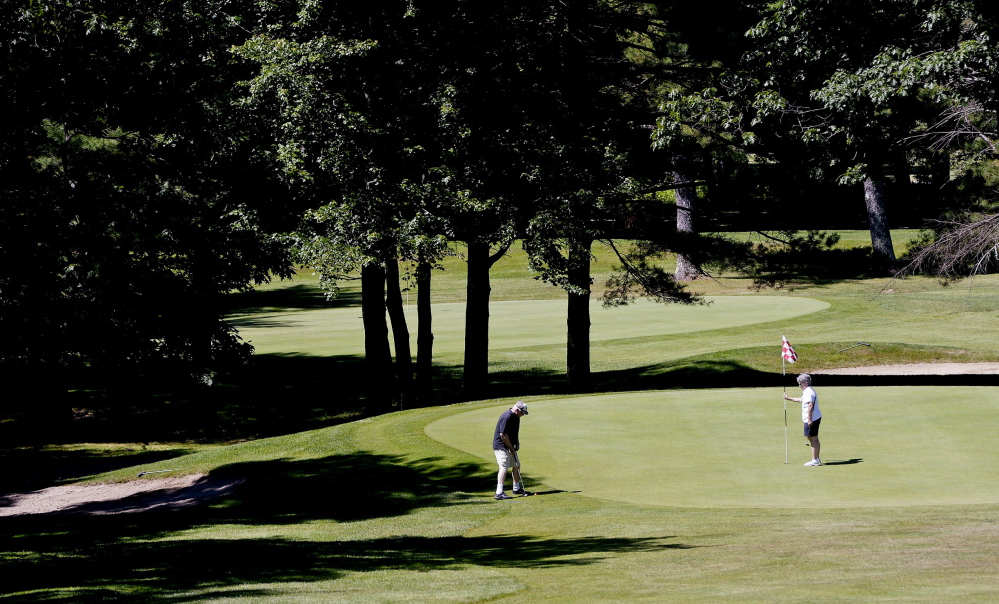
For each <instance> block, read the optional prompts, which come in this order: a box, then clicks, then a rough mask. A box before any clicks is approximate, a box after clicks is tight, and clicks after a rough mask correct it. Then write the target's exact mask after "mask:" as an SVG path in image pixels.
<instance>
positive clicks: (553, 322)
mask: <svg viewBox="0 0 999 604" xmlns="http://www.w3.org/2000/svg"><path fill="white" fill-rule="evenodd" d="M710 302H711V303H710V304H707V305H696V306H680V305H664V304H656V303H654V302H649V301H647V300H640V301H637V302H635V303H634V304H632V305H630V306H625V307H619V308H604V307H602V306H601V304H600V302H599V301H596V300H594V301H592V302H591V311H590V312H591V321H592V323H593V325H592V329H591V334H590V337H591V340H592V341H593V342H602V341H610V340H619V339H630V338H640V337H647V336H659V335H668V334H679V333H691V332H695V331H703V330H709V329H723V328H731V327H739V326H744V325H752V324H756V323H764V322H768V321H778V320H781V319H791V318H794V317H800V316H803V315H807V314H811V313H815V312H818V311H821V310H825V309H827V308H829V306H830V305H829V303H828V302H824V301H822V300H815V299H812V298H792V297H787V296H783V297H782V296H763V295H752V294H747V295H743V296H728V297H717V298H712V299H710ZM565 314H566V303H565V302H564V301H561V300H521V301H506V302H493V303H492V304H490V307H489V315H490V316H489V319H490V333H489V345H490V348H492V349H494V350H500V349H511V348H512V349H518V350H520V349H524V348H526V347H532V346H551V345H561V346H564V345H565V330H566V327H565ZM406 317H407V321H408V322H409V325H410V332H411V336H412V338H413V345H414V346H415V344H416V325H417V322H416V306H415V304H414V305H408V306H406ZM230 321H231V322H232V324H233V325H235V326H236V327H237V328H238V329H239V332H240V335H241V336H242V337H243V338H244V339H245V340H248V341H250V342H252V343H253V345H254V347H255V348H256V351H257V352H258V353H261V354H268V353H308V354H311V355H317V354H318V355H324V356H338V355H360V354H362V353H363V351H364V328H363V324H362V320H361V310H360V308H356V307H352V308H329V309H320V310H303V311H298V312H281V313H269V314H256V315H239V316H235V317H232V318H231V319H230ZM464 329H465V306H464V304H461V303H448V304H435V305H434V336H435V343H436V344H435V352H437V353H439V354H446V353H457V352H460V351H461V350H462V347H463V345H464Z"/></svg>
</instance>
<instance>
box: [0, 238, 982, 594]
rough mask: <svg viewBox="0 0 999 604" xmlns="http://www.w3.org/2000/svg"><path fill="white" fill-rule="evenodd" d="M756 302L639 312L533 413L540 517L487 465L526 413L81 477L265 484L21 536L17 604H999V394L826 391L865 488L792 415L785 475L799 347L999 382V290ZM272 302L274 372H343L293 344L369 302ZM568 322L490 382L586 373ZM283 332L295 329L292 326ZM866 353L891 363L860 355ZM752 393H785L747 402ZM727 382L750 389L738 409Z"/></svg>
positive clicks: (499, 278) (175, 457) (846, 292)
mask: <svg viewBox="0 0 999 604" xmlns="http://www.w3.org/2000/svg"><path fill="white" fill-rule="evenodd" d="M896 243H898V238H896ZM514 260H516V258H513V259H511V260H510V261H509V262H510V263H509V264H506V261H503V262H501V264H499V265H497V268H496V269H494V272H493V299H494V300H497V301H518V300H520V301H525V300H526V301H531V300H541V301H544V300H548V301H550V300H559V299H560V297H561V296H562V294H561V293H560V292H558V291H557V290H555V289H554V288H551V287H550V286H546V285H543V284H539V283H537V282H536V281H533V280H530V279H526V278H525V277H528V276H529V275H527V274H526V270H525V269H523V268H522V265H517V263H516V262H514ZM455 262H456V264H455V265H454V268H455V270H453V271H452V270H451V269H449V270H448V271H445V272H444V273H441V274H438V275H435V278H436V279H437V280H436V281H435V294H436V296H437V300H438V302H439V303H442V304H443V303H459V302H461V296H462V289H461V288H462V287H463V285H460V284H462V283H463V276H462V274H461V273H460V270H459V269H460V264H459V262H460V261H455ZM598 267H599V268H598V269H597V272H599V271H602V270H603V267H604V264H600V263H598ZM443 275H447V277H444V276H443ZM747 286H748V283H747V281H746V280H744V279H735V278H724V279H719V280H717V281H711V280H704V281H699V282H697V283H695V284H694V285H693V288H694V289H697V290H699V291H703V292H705V294H707V295H710V296H728V297H734V298H735V299H737V300H739V302H738V303H736V304H744V305H745V306H739V307H738V308H740V310H739V311H738V312H732V311H731V309H732V308H734V307H726V304H729V303H730V301H728V299H727V298H726V302H725V303H722V304H718V305H716V306H714V307H712V306H709V307H706V308H701V309H691V310H692V311H696V312H700V311H702V310H704V311H708V312H709V313H717V317H716V316H715V315H712V316H711V318H705V319H701V318H697V317H693V318H692V316H690V315H677V316H676V317H675V318H674V319H673V320H672V321H671V322H670V324H668V325H666V326H664V327H657V328H656V329H653V328H652V327H651V323H652V322H651V321H648V322H649V323H650V325H649V326H645V325H643V324H641V323H638V324H636V323H635V321H641V319H642V317H645V316H646V315H645V314H643V313H647V312H652V313H658V312H660V310H661V311H662V312H663V313H666V314H665V316H672V315H669V313H671V312H673V310H674V309H672V308H671V307H653V309H652V310H646V309H642V307H638V308H636V309H630V310H625V311H624V314H619V315H616V316H617V317H620V319H621V325H619V326H615V322H614V321H615V320H616V319H607V320H606V323H604V322H603V320H601V323H600V324H599V325H596V321H595V326H594V331H595V333H596V334H598V337H597V338H595V342H594V349H593V366H594V370H595V371H596V374H595V378H596V380H597V382H598V383H599V384H600V385H601V387H602V388H603V389H604V390H606V391H607V392H606V394H603V395H595V396H587V397H577V398H572V397H559V396H544V395H540V394H536V393H535V394H534V395H533V396H525V398H526V399H527V400H528V402H529V403H530V405H531V410H532V413H531V415H529V416H528V417H527V418H526V419H525V420H524V422H523V442H524V447H523V455H524V462H525V468H524V469H525V475H526V476H527V477H528V479H529V480H530V481H531V482H530V483H529V487H530V488H532V489H534V490H537V491H539V492H541V493H543V494H541V495H538V496H535V497H527V498H519V499H514V500H511V501H506V502H496V501H494V500H493V499H492V487H493V483H494V481H495V469H494V467H493V465H494V464H493V462H491V461H490V460H489V455H490V454H489V452H488V443H489V439H490V436H491V433H492V429H493V425H494V422H495V419H496V417H497V416H498V414H499V412H500V411H501V410H502V409H503V408H505V407H506V406H507V405H509V404H510V402H511V400H512V399H509V398H508V399H503V400H488V401H478V402H471V403H464V404H460V405H451V406H447V407H430V408H425V409H414V410H407V411H403V412H398V413H392V414H388V415H383V416H378V417H373V418H368V419H364V420H361V421H355V422H350V423H346V424H341V425H338V426H332V427H328V428H323V429H320V430H313V431H309V432H300V433H296V434H291V435H288V436H281V437H276V438H270V439H261V440H255V441H250V442H244V443H239V444H234V445H230V446H221V447H206V448H202V449H201V450H197V451H191V452H188V451H182V450H181V449H183V446H181V445H178V446H176V447H167V448H166V450H164V451H157V452H156V455H159V456H160V457H147V458H140V459H138V460H136V461H141V463H140V464H138V465H128V466H115V467H116V468H117V469H113V471H110V472H107V473H105V474H101V475H99V476H96V477H94V476H90V473H89V472H81V473H80V474H78V475H79V476H90V479H91V480H99V481H126V480H133V479H135V475H136V474H137V473H138V472H139V471H143V470H153V469H160V468H163V467H164V465H163V464H169V467H170V468H172V469H177V470H178V472H179V473H195V472H202V473H204V472H208V473H209V474H210V476H212V477H220V478H222V477H240V478H245V479H246V482H245V484H244V486H243V487H242V488H241V489H240V490H239V491H238V492H237V493H236V496H235V497H233V498H230V499H227V500H224V501H219V502H215V503H213V504H211V505H209V506H206V507H201V508H195V509H190V510H184V511H176V512H168V513H150V514H140V515H132V514H125V515H118V516H68V515H66V516H60V515H49V516H27V517H19V518H0V544H2V545H0V565H2V568H3V570H4V573H5V578H4V582H3V587H2V593H3V594H5V595H6V596H7V598H6V601H12V602H34V601H58V600H62V601H67V602H69V601H72V602H91V601H92V602H96V601H118V602H157V601H164V602H166V601H205V602H407V601H412V602H483V601H509V602H514V601H523V600H524V599H529V600H531V601H536V602H581V601H584V602H638V601H648V602H701V601H704V602H707V601H711V602H717V601H719V600H728V601H738V602H774V601H780V602H817V601H838V602H854V601H906V602H950V601H962V602H964V601H969V602H991V601H995V600H996V599H997V598H999V502H997V500H996V497H997V490H999V488H997V485H999V477H997V474H996V470H995V469H994V468H993V467H992V466H993V465H994V464H991V462H990V457H989V455H990V452H989V446H990V444H991V436H990V431H991V430H992V427H993V426H994V425H995V423H996V421H995V420H996V419H997V415H999V403H997V395H996V394H995V389H994V387H991V386H990V387H985V388H974V387H970V386H967V385H962V386H955V387H946V388H945V387H918V388H913V387H891V388H885V387H874V386H870V387H863V386H858V385H856V384H855V385H852V386H850V387H838V386H837V387H833V386H831V385H823V382H822V381H821V380H822V378H817V382H816V387H817V389H818V391H819V396H820V397H821V398H820V403H821V405H822V408H823V411H824V413H825V414H826V420H824V425H823V428H822V443H823V458H824V459H825V460H826V461H836V462H844V463H838V464H834V465H828V466H825V467H822V468H805V467H803V466H802V465H801V463H802V462H803V461H804V460H805V458H806V456H807V452H806V449H805V447H804V446H803V444H802V443H803V440H802V439H801V437H800V436H798V432H797V429H800V428H798V426H799V425H800V424H799V423H798V420H797V415H796V413H795V409H794V405H793V404H791V403H789V406H788V426H789V429H788V433H789V449H790V462H791V463H789V464H787V465H785V464H784V463H783V462H784V441H783V401H782V399H781V398H780V392H781V390H782V384H784V383H785V382H786V385H787V387H788V390H789V392H790V391H792V387H793V385H794V384H793V379H792V378H791V377H790V375H789V376H787V377H785V378H781V376H780V371H781V365H780V357H779V345H780V336H781V335H782V334H784V335H787V336H788V338H789V339H790V340H791V341H792V343H793V344H794V345H795V348H796V349H797V351H798V353H799V356H800V360H799V362H798V363H797V364H795V365H794V366H793V367H788V373H789V374H790V373H796V372H798V371H816V370H820V369H823V368H829V367H837V366H850V365H867V364H882V363H890V362H899V361H902V362H917V361H918V362H923V361H943V360H962V361H969V360H996V359H999V344H997V340H996V338H995V334H996V333H997V330H999V313H997V312H996V311H997V310H999V296H997V294H999V279H996V278H994V277H990V278H984V279H979V280H978V281H977V282H976V284H975V286H974V288H973V289H969V288H967V287H966V286H964V285H963V284H962V285H959V286H957V287H950V288H942V287H941V286H939V284H937V283H936V282H935V281H933V280H931V279H908V280H905V281H897V282H893V281H890V280H870V281H855V282H842V283H829V284H815V285H808V286H800V287H797V288H796V289H794V290H792V291H782V292H770V293H767V294H755V293H751V292H750V291H749V290H748V288H747ZM295 288H298V289H295ZM545 288H547V289H545ZM539 292H543V293H539ZM257 293H258V294H259V295H257V296H248V297H246V298H244V299H243V301H242V302H241V305H242V306H244V308H245V309H246V310H245V311H244V315H243V317H244V318H251V319H253V320H257V321H260V320H262V319H264V318H266V319H267V320H269V321H272V322H274V323H275V325H274V326H273V327H269V328H267V327H264V326H262V325H258V326H257V327H258V328H259V330H260V331H259V333H258V334H254V338H253V339H254V340H255V343H257V344H260V345H261V347H262V348H263V344H264V343H265V340H268V339H270V342H273V345H272V344H268V346H272V348H269V349H268V350H272V351H273V352H274V353H275V355H276V354H277V353H279V352H282V351H283V352H284V353H286V354H288V355H289V356H291V355H294V354H296V353H297V354H298V355H309V354H313V355H319V354H330V353H329V352H328V351H323V349H320V348H318V347H319V346H320V343H319V342H320V340H318V339H317V340H316V341H315V342H316V344H315V346H316V348H312V349H309V348H306V347H302V348H295V349H292V348H290V347H287V346H286V345H294V344H295V342H294V338H287V339H284V340H283V342H284V343H281V342H282V336H281V331H282V330H283V329H285V327H284V326H283V322H284V321H293V320H296V318H297V317H298V316H304V317H307V316H310V314H311V313H312V312H313V311H317V312H318V311H320V310H322V312H325V310H324V309H326V308H327V307H333V308H336V307H337V306H341V307H343V306H347V307H348V308H346V310H345V312H349V311H353V312H356V308H355V309H351V308H349V306H350V305H351V304H353V303H354V300H353V299H352V298H351V297H350V296H351V294H350V292H349V291H348V292H346V293H347V296H346V298H345V301H342V302H340V303H335V304H326V303H325V302H323V300H322V299H321V297H319V296H317V295H316V291H315V289H314V288H313V287H311V286H310V285H309V284H308V281H305V282H294V283H292V284H274V285H272V286H269V288H264V289H263V290H262V291H261V292H257ZM289 294H290V295H289ZM771 298H776V299H779V300H781V301H782V302H781V303H782V304H786V305H787V306H786V307H784V308H799V305H805V306H804V307H807V308H812V307H811V306H809V305H813V304H814V301H816V300H817V301H819V302H820V303H821V306H817V307H815V308H814V312H810V313H807V314H800V313H785V312H783V311H775V312H773V313H772V314H768V313H767V312H763V313H762V314H761V315H759V316H756V317H753V318H751V319H750V318H749V317H748V316H746V317H743V320H732V317H733V316H735V317H737V318H738V316H739V315H740V314H748V313H752V312H756V311H758V310H759V308H760V305H761V304H764V303H766V300H768V299H771ZM258 301H259V302H260V303H257V302H258ZM743 301H745V302H743ZM271 302H280V303H275V304H272V303H271ZM560 304H561V303H555V304H542V303H536V302H527V305H526V306H527V309H528V310H530V311H531V312H535V313H537V319H536V320H537V324H535V325H532V326H531V327H529V328H525V327H520V326H512V327H511V329H514V330H520V331H515V332H512V333H510V334H504V335H503V336H502V337H500V336H497V340H496V341H497V342H502V341H503V338H508V340H507V341H506V342H505V343H503V345H502V347H498V348H496V349H495V350H494V351H493V353H492V356H491V359H492V369H493V371H494V373H495V375H504V376H505V377H506V378H507V379H508V380H509V384H508V388H509V389H510V390H511V392H514V391H516V389H517V388H518V387H520V388H522V390H523V391H525V392H529V393H530V392H531V391H532V390H531V389H532V388H535V387H536V386H537V384H536V383H535V382H533V381H532V380H534V379H535V378H532V377H531V375H530V374H529V372H531V371H536V372H545V371H549V372H551V374H552V375H557V374H558V373H559V372H560V371H561V370H562V366H563V365H564V360H563V359H564V344H563V343H561V342H559V341H556V340H554V339H553V336H552V335H551V334H554V333H557V332H558V330H559V329H561V328H560V327H558V326H559V325H564V314H562V311H561V310H560ZM826 304H827V305H828V306H825V305H826ZM277 307H282V308H287V309H289V310H287V311H286V312H284V313H281V314H277V313H272V314H273V316H271V317H267V316H266V315H267V314H268V313H269V312H270V311H268V308H277ZM501 307H502V305H500V306H497V308H501ZM804 307H802V308H804ZM510 308H518V307H517V306H516V305H513V306H511V307H510ZM252 309H256V311H255V312H251V310H252ZM295 309H298V310H295ZM521 312H523V309H521ZM600 312H603V311H600ZM606 312H607V313H608V315H607V316H608V317H614V316H615V315H613V314H612V313H615V312H618V311H615V310H609V311H606ZM627 313H637V314H635V315H632V317H633V318H632V319H627V317H628V316H629V315H628V314H627ZM444 314H445V313H443V312H441V313H440V316H438V319H439V322H438V325H439V326H440V328H441V330H440V331H439V332H438V334H439V335H438V347H439V350H440V351H442V352H441V354H440V357H439V359H438V360H439V361H440V362H441V363H442V364H443V365H445V366H446V365H454V364H457V363H459V362H460V359H459V358H458V356H459V355H458V353H457V352H455V351H456V350H457V348H455V346H454V344H453V343H450V342H449V341H448V340H449V339H450V338H453V337H455V336H454V335H453V334H454V333H458V331H456V330H455V328H454V327H453V325H452V324H451V323H452V322H450V321H446V320H443V319H442V318H441V316H443V315H444ZM315 316H317V317H323V318H319V319H315V321H316V322H315V323H314V324H313V325H312V326H311V329H312V330H324V329H327V328H328V327H330V326H332V325H334V324H335V323H336V322H337V320H335V319H332V318H330V317H334V316H336V315H335V313H334V314H330V315H320V314H317V315H315ZM594 316H597V317H598V316H600V315H598V314H597V312H596V311H595V312H594ZM628 320H631V321H632V322H631V323H630V324H629V323H628ZM673 323H675V325H674V324H673ZM552 325H554V326H555V327H552ZM691 327H696V328H698V329H699V330H698V331H690V328H691ZM443 334H448V335H443ZM600 334H606V335H600ZM615 336H616V337H615ZM532 339H535V341H534V342H533V344H532V343H531V342H532ZM536 340H542V341H536ZM856 341H865V342H868V343H872V344H873V345H874V346H873V347H871V348H868V347H859V348H855V349H849V350H842V349H843V348H846V347H847V346H849V345H851V344H852V343H855V342H856ZM330 346H339V344H335V345H330ZM331 349H332V348H331ZM345 354H356V352H354V353H345ZM505 371H515V372H516V373H512V374H510V373H503V372H505ZM730 375H735V378H733V379H731V380H730V379H729V378H728V376H730ZM747 376H748V377H750V378H753V379H756V378H761V379H765V380H768V382H767V384H768V386H767V387H765V388H763V387H761V388H747V387H745V386H746V384H744V383H740V380H743V379H745V378H746V377H747ZM754 376H755V377H754ZM285 377H286V376H283V375H282V376H281V378H282V379H284V378H285ZM830 377H831V376H830ZM726 381H727V384H731V385H735V386H738V387H734V388H719V387H718V386H720V385H726V384H721V382H726ZM771 381H772V382H773V385H772V386H769V383H770V382H771ZM678 386H689V387H696V388H697V390H677V389H676V388H677V387H678ZM660 389H662V390H661V391H660ZM638 390H642V392H633V391H638ZM275 392H276V393H278V394H276V395H275V396H276V397H277V398H278V399H280V391H279V390H275ZM329 396H330V397H331V398H333V397H335V396H336V392H335V391H331V392H330V394H329ZM518 396H519V394H518ZM286 403H287V402H286V401H282V400H275V405H280V404H286ZM315 404H316V405H317V406H321V405H322V404H324V401H322V400H316V402H315ZM431 436H433V437H436V438H431ZM437 438H439V439H440V440H437ZM441 441H446V442H447V443H451V444H453V445H455V446H451V444H445V443H444V442H441ZM182 453H185V454H182ZM130 454H131V452H130ZM106 469H109V468H106ZM50 478H51V479H52V480H53V481H55V479H54V477H50ZM577 491H578V492H577ZM712 497H714V498H715V499H714V500H711V501H709V499H710V498H712Z"/></svg>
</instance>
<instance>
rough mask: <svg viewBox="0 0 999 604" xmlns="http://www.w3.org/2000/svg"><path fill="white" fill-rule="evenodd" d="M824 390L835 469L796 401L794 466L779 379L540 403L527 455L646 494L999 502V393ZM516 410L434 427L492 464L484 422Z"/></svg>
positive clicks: (711, 499)
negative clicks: (997, 449)
mask: <svg viewBox="0 0 999 604" xmlns="http://www.w3.org/2000/svg"><path fill="white" fill-rule="evenodd" d="M818 383H821V379H819V380H818ZM818 391H819V393H820V396H819V401H820V407H821V408H822V410H823V413H824V418H823V420H822V423H823V426H822V432H823V438H822V439H821V440H824V441H825V442H826V446H824V447H823V449H822V458H823V461H824V462H825V463H826V464H827V467H826V468H824V469H822V470H821V472H819V471H816V472H811V471H810V470H811V469H810V468H803V467H802V463H803V462H805V461H808V460H809V459H811V455H810V453H809V449H808V448H807V447H804V446H803V443H805V439H804V438H803V437H802V436H801V431H802V429H801V419H800V416H801V406H800V405H799V404H796V403H793V402H790V403H788V407H787V416H786V417H787V425H788V432H787V434H788V443H789V444H788V463H787V464H785V447H784V444H785V440H784V435H785V432H784V425H785V424H784V417H785V416H784V414H783V409H784V401H783V398H782V396H781V394H782V390H781V388H779V387H774V388H756V389H738V388H733V389H719V390H698V391H689V390H688V391H674V392H642V393H621V394H604V395H599V396H591V397H574V398H571V399H562V400H539V401H537V402H534V403H532V404H531V405H530V407H531V413H530V415H529V416H528V417H527V418H526V419H524V420H523V422H522V433H523V440H524V442H525V447H524V450H523V451H522V452H521V458H522V459H523V460H524V461H525V463H527V464H528V466H529V467H530V468H531V474H532V476H534V477H536V478H538V479H540V480H543V481H544V482H545V483H546V484H548V485H550V486H552V487H554V488H559V489H564V490H572V491H580V492H581V493H583V494H585V495H588V496H591V497H599V498H602V499H613V500H617V501H626V502H630V503H637V504H648V505H664V506H689V507H759V508H781V507H790V508H797V507H808V508H814V509H818V508H828V507H867V506H914V505H943V504H968V503H987V504H999V466H995V465H993V464H986V465H984V466H983V465H982V464H980V463H978V462H979V461H980V459H981V455H982V435H981V433H980V431H979V429H978V426H980V425H982V424H986V425H991V424H992V423H994V422H999V390H997V389H995V388H941V387H899V388H888V387H880V388H879V387H871V388H822V387H818ZM795 394H798V395H800V392H798V391H797V389H795V392H792V393H791V395H792V396H793V395H795ZM903 409H904V412H900V410H903ZM502 410H503V407H499V408H486V409H479V410H476V411H468V412H465V413H461V414H456V415H452V416H450V417H447V418H444V419H442V420H439V421H437V422H434V423H432V424H430V425H429V426H427V433H428V434H429V435H430V436H431V437H433V438H436V439H438V440H440V441H442V442H444V443H447V444H449V445H451V446H454V447H455V448H457V449H461V450H463V451H467V452H470V453H472V454H474V455H477V456H479V457H482V458H483V459H484V460H487V461H488V460H489V459H491V458H492V451H491V450H490V447H489V442H488V439H487V438H483V437H482V435H481V432H482V426H488V425H489V424H490V422H491V420H494V419H495V417H496V416H498V415H499V413H501V412H502ZM581 460H599V463H589V462H584V461H581Z"/></svg>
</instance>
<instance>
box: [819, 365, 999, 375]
mask: <svg viewBox="0 0 999 604" xmlns="http://www.w3.org/2000/svg"><path fill="white" fill-rule="evenodd" d="M812 373H813V374H815V375H823V374H825V375H993V374H999V363H913V364H911V365H878V366H873V367H842V368H840V369H823V370H819V371H813V372H812Z"/></svg>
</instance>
